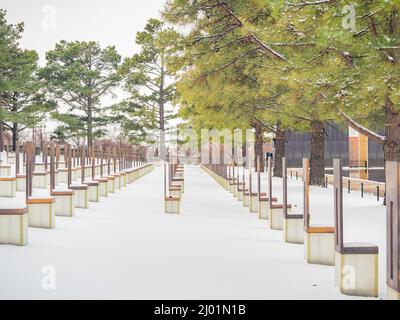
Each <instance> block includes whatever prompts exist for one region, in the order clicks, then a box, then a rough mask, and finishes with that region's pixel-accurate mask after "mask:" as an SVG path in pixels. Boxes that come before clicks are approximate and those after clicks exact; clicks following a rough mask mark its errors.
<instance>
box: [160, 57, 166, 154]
mask: <svg viewBox="0 0 400 320" xmlns="http://www.w3.org/2000/svg"><path fill="white" fill-rule="evenodd" d="M160 80H161V81H160V93H159V94H160V101H159V121H160V159H161V161H165V112H164V111H165V110H164V80H165V72H164V55H163V54H162V55H161V76H160Z"/></svg>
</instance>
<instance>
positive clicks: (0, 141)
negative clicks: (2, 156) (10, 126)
mask: <svg viewBox="0 0 400 320" xmlns="http://www.w3.org/2000/svg"><path fill="white" fill-rule="evenodd" d="M3 151H4V124H3V121H0V152H3Z"/></svg>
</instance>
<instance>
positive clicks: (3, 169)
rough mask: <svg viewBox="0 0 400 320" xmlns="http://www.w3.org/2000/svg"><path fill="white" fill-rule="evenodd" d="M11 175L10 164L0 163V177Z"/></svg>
mask: <svg viewBox="0 0 400 320" xmlns="http://www.w3.org/2000/svg"><path fill="white" fill-rule="evenodd" d="M10 176H11V165H9V164H1V165H0V177H10Z"/></svg>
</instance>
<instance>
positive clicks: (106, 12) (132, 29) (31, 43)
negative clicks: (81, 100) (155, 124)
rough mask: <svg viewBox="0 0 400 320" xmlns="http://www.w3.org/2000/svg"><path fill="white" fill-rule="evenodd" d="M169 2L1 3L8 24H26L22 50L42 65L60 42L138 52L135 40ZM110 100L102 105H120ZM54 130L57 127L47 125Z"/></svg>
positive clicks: (55, 0)
mask: <svg viewBox="0 0 400 320" xmlns="http://www.w3.org/2000/svg"><path fill="white" fill-rule="evenodd" d="M165 2H166V0H0V8H1V9H5V10H6V11H7V16H6V19H7V21H8V22H9V23H13V24H15V23H19V22H24V23H25V31H24V34H23V39H22V41H21V47H23V48H26V49H34V50H36V51H37V52H38V53H39V56H40V65H42V66H43V65H44V64H45V61H46V60H45V55H46V52H47V51H49V50H51V49H53V48H54V47H55V44H56V43H57V42H59V41H60V40H66V41H74V40H79V41H97V42H99V43H100V45H101V46H102V47H106V46H109V45H114V46H115V47H116V49H117V51H118V53H119V54H120V55H122V57H127V56H131V55H132V54H133V53H135V52H138V51H139V48H138V47H137V46H136V44H135V36H136V33H137V32H138V31H142V30H143V28H144V27H145V25H146V22H147V20H148V19H150V18H161V14H160V12H161V10H162V9H163V7H164V4H165ZM115 93H116V94H117V99H116V100H115V99H112V98H111V96H107V97H105V98H104V99H102V104H104V105H110V104H113V103H116V102H118V100H120V99H121V98H122V97H123V96H124V94H123V92H121V90H116V92H115ZM46 125H47V128H48V129H50V130H52V129H53V128H54V127H55V123H53V122H52V121H48V122H47V123H46Z"/></svg>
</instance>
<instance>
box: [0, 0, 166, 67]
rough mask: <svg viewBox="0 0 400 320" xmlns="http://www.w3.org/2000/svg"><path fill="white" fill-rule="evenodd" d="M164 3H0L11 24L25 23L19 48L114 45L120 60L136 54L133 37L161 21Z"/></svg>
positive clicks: (35, 0) (161, 0) (143, 0)
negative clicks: (66, 43)
mask: <svg viewBox="0 0 400 320" xmlns="http://www.w3.org/2000/svg"><path fill="white" fill-rule="evenodd" d="M165 2H166V0H1V1H0V8H2V9H6V10H7V20H8V22H10V23H17V22H24V23H25V32H24V37H23V40H22V42H21V45H22V47H24V48H27V49H35V50H36V51H37V52H38V53H39V55H40V61H41V64H43V63H44V57H45V53H46V51H48V50H50V49H52V48H54V45H55V43H56V42H58V41H60V40H67V41H68V40H87V41H88V40H94V41H98V42H100V44H101V45H102V46H107V45H115V46H116V48H117V50H118V52H119V53H120V54H121V55H122V56H128V55H131V54H132V53H133V52H135V51H137V48H136V46H135V44H134V39H135V34H136V32H137V31H141V30H142V29H143V27H144V26H145V24H146V21H147V20H148V19H149V18H152V17H156V18H159V17H160V11H161V10H162V9H163V7H164V3H165Z"/></svg>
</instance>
